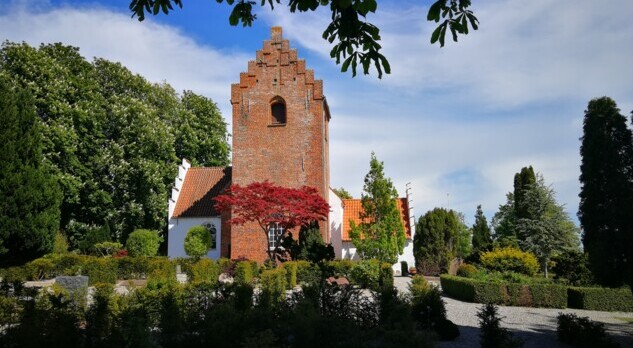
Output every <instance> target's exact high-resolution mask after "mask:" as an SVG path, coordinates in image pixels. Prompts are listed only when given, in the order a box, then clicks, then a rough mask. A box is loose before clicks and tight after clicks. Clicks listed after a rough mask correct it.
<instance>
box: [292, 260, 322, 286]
mask: <svg viewBox="0 0 633 348" xmlns="http://www.w3.org/2000/svg"><path fill="white" fill-rule="evenodd" d="M296 263H297V283H299V284H304V285H316V284H319V283H321V280H322V272H321V269H320V268H319V266H318V265H316V264H314V263H312V262H308V261H303V260H299V261H296Z"/></svg>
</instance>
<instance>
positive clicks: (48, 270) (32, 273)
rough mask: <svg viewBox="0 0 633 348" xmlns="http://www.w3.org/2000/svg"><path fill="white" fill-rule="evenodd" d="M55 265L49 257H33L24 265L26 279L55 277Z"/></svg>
mask: <svg viewBox="0 0 633 348" xmlns="http://www.w3.org/2000/svg"><path fill="white" fill-rule="evenodd" d="M54 270H55V265H54V263H53V261H52V260H51V259H49V258H44V257H42V258H39V259H35V260H33V261H31V262H29V263H27V264H26V265H25V266H24V272H25V275H26V278H27V279H28V280H42V279H50V278H53V277H55V272H54Z"/></svg>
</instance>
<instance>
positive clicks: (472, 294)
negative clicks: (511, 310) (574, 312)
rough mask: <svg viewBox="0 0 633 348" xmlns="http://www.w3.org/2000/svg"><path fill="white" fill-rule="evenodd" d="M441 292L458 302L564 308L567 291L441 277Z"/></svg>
mask: <svg viewBox="0 0 633 348" xmlns="http://www.w3.org/2000/svg"><path fill="white" fill-rule="evenodd" d="M440 281H441V283H442V290H444V293H446V294H447V295H449V296H451V297H454V298H456V299H458V300H462V301H468V302H476V303H494V304H502V305H509V306H527V307H550V308H565V307H566V306H567V289H566V288H565V287H564V286H561V285H556V284H529V285H526V284H514V283H495V282H485V281H479V280H475V279H469V278H462V277H456V276H449V275H442V276H441V277H440Z"/></svg>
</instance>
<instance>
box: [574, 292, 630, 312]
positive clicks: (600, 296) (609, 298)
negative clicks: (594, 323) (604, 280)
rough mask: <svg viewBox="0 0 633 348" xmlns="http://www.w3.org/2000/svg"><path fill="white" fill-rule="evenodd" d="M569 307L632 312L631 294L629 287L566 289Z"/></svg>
mask: <svg viewBox="0 0 633 348" xmlns="http://www.w3.org/2000/svg"><path fill="white" fill-rule="evenodd" d="M567 296H569V307H570V308H578V309H589V310H596V311H619V312H633V294H632V293H631V290H630V289H629V288H626V287H624V288H618V289H612V288H584V287H583V288H581V287H570V288H568V289H567Z"/></svg>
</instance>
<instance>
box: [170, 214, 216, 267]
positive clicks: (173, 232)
mask: <svg viewBox="0 0 633 348" xmlns="http://www.w3.org/2000/svg"><path fill="white" fill-rule="evenodd" d="M194 226H204V227H206V228H207V230H208V231H209V234H211V240H212V244H213V247H214V248H213V247H212V248H211V250H209V252H208V253H207V257H209V258H211V259H219V258H220V245H221V238H222V236H221V233H220V231H221V227H222V220H221V219H220V217H219V216H214V217H196V218H171V219H169V236H168V238H169V243H167V256H169V257H187V253H185V237H186V236H187V232H189V229H191V228H192V227H194ZM214 232H215V233H214ZM214 236H215V243H213V237H214Z"/></svg>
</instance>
